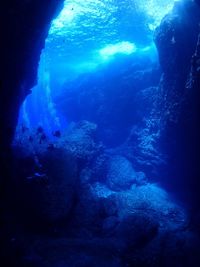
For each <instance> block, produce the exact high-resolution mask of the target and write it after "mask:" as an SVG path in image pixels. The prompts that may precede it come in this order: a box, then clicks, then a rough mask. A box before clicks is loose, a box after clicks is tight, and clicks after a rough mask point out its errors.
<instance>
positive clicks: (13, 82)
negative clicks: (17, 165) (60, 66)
mask: <svg viewBox="0 0 200 267" xmlns="http://www.w3.org/2000/svg"><path fill="white" fill-rule="evenodd" d="M62 3H63V0H43V1H40V0H23V1H18V0H10V1H3V2H1V4H0V24H1V28H0V36H1V49H0V58H1V67H0V178H2V177H3V173H4V172H5V166H6V165H9V161H10V160H9V158H8V157H9V145H10V143H11V140H12V137H13V134H14V131H15V126H16V122H17V118H18V111H19V107H20V105H21V103H22V101H23V100H24V98H25V97H26V96H27V94H29V93H30V88H32V87H33V85H34V84H35V82H36V78H37V69H38V62H39V58H40V53H41V50H42V48H43V47H44V44H45V39H46V36H47V33H48V29H49V27H50V23H51V21H52V19H53V17H55V16H56V13H57V12H58V11H59V10H60V9H61V8H62ZM0 180H2V179H0Z"/></svg>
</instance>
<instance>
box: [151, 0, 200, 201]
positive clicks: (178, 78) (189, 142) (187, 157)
mask: <svg viewBox="0 0 200 267" xmlns="http://www.w3.org/2000/svg"><path fill="white" fill-rule="evenodd" d="M197 2H199V1H196V3H195V2H194V1H184V2H180V3H178V2H177V4H175V6H174V9H173V11H172V12H171V13H170V14H168V15H167V16H166V17H165V18H164V19H163V21H162V23H161V25H160V27H159V28H158V29H157V32H156V36H155V40H156V45H157V48H158V51H159V56H160V63H161V67H162V70H163V75H162V79H161V83H160V87H159V96H158V103H159V104H158V105H157V108H156V109H155V110H154V111H155V112H154V115H155V114H156V113H157V114H156V116H158V118H159V131H160V139H159V145H160V147H161V150H162V152H163V153H164V154H165V156H166V158H167V164H166V165H165V168H164V170H163V179H164V180H166V181H167V182H166V183H167V184H168V186H169V187H171V188H176V191H177V190H178V191H179V193H180V194H181V195H182V197H183V198H184V199H185V200H187V202H188V201H191V200H193V201H194V203H197V199H198V198H199V197H198V194H199V186H200V180H199V177H200V170H199V166H200V155H199V151H200V150H199V149H200V142H199V136H200V129H199V121H200V109H199V106H200V91H199V88H200V87H199V86H200V83H199V77H196V82H195V84H194V85H193V86H188V82H191V80H190V76H189V75H190V71H191V67H192V63H191V59H192V56H193V55H194V53H195V50H196V46H197V40H198V34H199V30H200V29H199V22H200V7H199V4H198V3H197Z"/></svg>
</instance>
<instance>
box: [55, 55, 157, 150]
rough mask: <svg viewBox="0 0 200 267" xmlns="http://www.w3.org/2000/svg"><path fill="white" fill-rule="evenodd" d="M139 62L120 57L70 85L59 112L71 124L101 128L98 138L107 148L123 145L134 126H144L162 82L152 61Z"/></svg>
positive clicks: (62, 95)
mask: <svg viewBox="0 0 200 267" xmlns="http://www.w3.org/2000/svg"><path fill="white" fill-rule="evenodd" d="M138 62H139V63H138ZM138 62H135V59H134V56H133V58H132V57H131V56H130V58H120V56H119V57H116V58H115V59H113V60H112V61H111V62H110V63H109V64H108V65H106V66H103V67H102V68H100V69H99V70H98V71H97V72H92V73H89V74H82V75H81V76H80V77H78V80H77V79H75V80H74V81H73V82H70V83H68V82H66V84H65V85H64V86H63V90H62V91H61V93H60V95H59V96H58V97H57V98H56V99H55V102H56V107H57V109H58V110H59V111H60V112H61V113H62V114H63V115H64V116H65V117H66V118H67V119H68V120H69V121H70V122H71V121H72V122H73V121H74V122H78V121H80V120H88V121H91V122H93V123H95V124H97V125H98V130H97V137H98V138H99V140H101V141H102V142H103V143H104V144H105V145H106V146H107V147H115V146H118V145H120V144H122V143H123V142H124V141H125V140H126V138H127V136H128V134H129V132H130V130H131V128H132V127H133V125H135V124H139V125H141V124H142V123H143V121H144V117H145V116H146V115H147V114H148V113H149V112H150V110H151V108H152V99H153V98H154V96H155V94H156V87H155V86H157V84H158V82H159V78H160V76H159V74H160V72H159V69H158V66H157V65H156V64H154V63H152V61H151V59H149V58H148V57H147V58H144V59H140V61H139V60H138ZM148 96H150V97H148ZM144 107H145V108H144Z"/></svg>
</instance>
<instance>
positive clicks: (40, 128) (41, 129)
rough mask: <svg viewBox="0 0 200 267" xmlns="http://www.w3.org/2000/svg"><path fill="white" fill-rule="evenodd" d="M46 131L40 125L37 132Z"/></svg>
mask: <svg viewBox="0 0 200 267" xmlns="http://www.w3.org/2000/svg"><path fill="white" fill-rule="evenodd" d="M43 132H44V129H43V128H42V127H41V126H39V127H38V128H37V134H41V133H43Z"/></svg>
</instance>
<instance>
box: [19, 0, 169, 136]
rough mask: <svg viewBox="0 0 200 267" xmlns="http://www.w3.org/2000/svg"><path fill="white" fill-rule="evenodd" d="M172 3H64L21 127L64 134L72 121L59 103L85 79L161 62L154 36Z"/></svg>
mask: <svg viewBox="0 0 200 267" xmlns="http://www.w3.org/2000/svg"><path fill="white" fill-rule="evenodd" d="M173 4H174V0H151V1H150V0H142V1H141V0H122V1H118V0H101V1H100V0H95V1H94V0H70V1H65V4H64V8H63V10H62V11H61V13H60V14H59V16H58V17H57V18H55V19H54V20H53V21H52V25H51V28H50V30H49V35H48V38H47V39H46V44H45V48H44V50H43V51H42V54H41V59H40V64H39V69H38V84H37V85H36V86H35V87H34V88H32V94H31V95H30V96H28V97H27V99H26V100H25V102H24V104H23V106H22V108H21V112H20V117H19V125H22V124H23V125H25V126H26V127H28V128H35V127H38V126H42V127H43V128H44V129H45V130H46V132H48V133H51V132H52V131H53V130H55V129H63V128H65V127H66V126H67V125H68V123H69V120H68V117H67V116H65V114H63V112H62V110H59V108H58V107H57V106H56V104H55V99H56V98H57V97H58V96H60V95H62V92H63V90H67V89H66V88H67V87H72V84H73V85H74V84H75V85H76V84H79V82H80V76H81V75H83V74H90V73H91V74H94V73H98V72H100V73H102V72H103V73H104V75H105V76H106V75H110V73H112V74H113V75H114V73H115V72H116V73H118V71H119V69H120V68H121V62H123V63H122V64H123V65H124V64H126V61H127V62H130V61H131V62H134V64H139V65H140V64H141V62H142V64H143V65H144V66H145V64H146V63H145V62H147V61H148V64H150V62H152V64H155V63H158V58H157V51H156V49H155V46H154V42H153V36H154V31H155V29H156V27H157V26H158V25H159V23H160V21H161V20H162V18H163V17H164V16H165V14H167V13H168V12H169V11H170V10H171V9H172V7H173ZM128 64H130V63H128ZM109 66H110V67H109ZM114 66H117V67H114ZM111 68H112V69H111ZM140 69H141V67H140ZM66 83H67V85H68V86H66ZM63 85H65V86H64V89H63ZM111 87H112V85H111ZM63 97H64V96H63ZM122 119H123V118H122Z"/></svg>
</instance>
